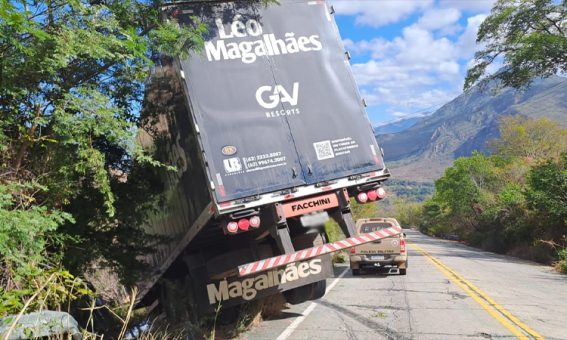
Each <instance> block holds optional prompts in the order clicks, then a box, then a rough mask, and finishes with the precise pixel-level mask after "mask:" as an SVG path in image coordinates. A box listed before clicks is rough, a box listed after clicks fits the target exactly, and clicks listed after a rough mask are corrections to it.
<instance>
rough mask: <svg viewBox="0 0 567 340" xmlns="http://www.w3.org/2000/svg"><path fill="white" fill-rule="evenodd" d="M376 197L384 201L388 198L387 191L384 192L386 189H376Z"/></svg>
mask: <svg viewBox="0 0 567 340" xmlns="http://www.w3.org/2000/svg"><path fill="white" fill-rule="evenodd" d="M376 195H377V196H378V199H380V200H381V199H382V198H384V197H386V190H384V188H378V189H376Z"/></svg>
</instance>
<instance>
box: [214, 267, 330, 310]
mask: <svg viewBox="0 0 567 340" xmlns="http://www.w3.org/2000/svg"><path fill="white" fill-rule="evenodd" d="M258 267H261V266H260V265H259V266H258ZM322 269H323V268H322V266H321V259H314V260H311V261H308V262H301V263H291V264H289V265H287V266H286V267H285V268H283V269H275V270H272V271H269V272H267V273H265V274H260V275H257V276H255V277H251V278H247V279H243V280H237V281H233V282H231V283H228V281H227V280H226V279H225V280H223V281H221V282H219V283H218V284H215V283H211V284H208V285H207V294H208V297H209V304H215V303H217V302H220V301H226V300H229V299H233V298H242V299H244V300H246V301H249V300H252V299H254V298H255V297H256V295H257V294H258V291H261V290H265V289H268V288H272V287H275V286H278V285H280V284H284V283H286V282H293V281H297V280H299V279H304V278H306V277H308V276H310V275H317V274H320V273H321V271H322Z"/></svg>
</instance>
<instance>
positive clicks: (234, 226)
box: [226, 221, 238, 234]
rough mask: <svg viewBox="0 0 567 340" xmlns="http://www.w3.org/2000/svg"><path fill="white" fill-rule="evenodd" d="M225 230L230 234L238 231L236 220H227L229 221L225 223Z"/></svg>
mask: <svg viewBox="0 0 567 340" xmlns="http://www.w3.org/2000/svg"><path fill="white" fill-rule="evenodd" d="M226 230H227V231H228V232H229V233H231V234H235V233H237V232H238V223H236V222H234V221H232V222H229V223H228V224H227V225H226Z"/></svg>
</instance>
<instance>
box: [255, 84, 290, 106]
mask: <svg viewBox="0 0 567 340" xmlns="http://www.w3.org/2000/svg"><path fill="white" fill-rule="evenodd" d="M266 94H267V96H266ZM298 97H299V83H298V82H295V83H293V88H292V91H291V95H290V94H289V92H288V91H287V90H286V89H285V87H283V86H282V85H276V86H273V87H272V86H269V85H268V86H260V87H259V88H258V89H257V90H256V101H257V102H258V104H260V106H261V107H263V108H265V109H274V108H276V107H277V106H278V105H280V103H289V105H291V106H296V105H297V99H298Z"/></svg>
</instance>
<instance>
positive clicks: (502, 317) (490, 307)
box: [408, 243, 543, 340]
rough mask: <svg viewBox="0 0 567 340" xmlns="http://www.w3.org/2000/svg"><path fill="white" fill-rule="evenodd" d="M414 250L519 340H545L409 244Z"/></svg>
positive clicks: (464, 280)
mask: <svg viewBox="0 0 567 340" xmlns="http://www.w3.org/2000/svg"><path fill="white" fill-rule="evenodd" d="M408 244H409V245H410V246H411V247H412V248H413V249H414V250H416V251H417V252H419V253H421V254H422V255H424V256H425V258H427V259H428V260H429V261H430V262H431V263H432V264H433V265H434V266H435V267H437V269H439V271H441V272H442V273H443V274H445V276H447V277H448V278H449V279H450V280H451V281H453V282H454V283H456V284H457V285H458V286H459V287H461V288H462V289H463V290H464V291H465V292H466V293H467V294H469V296H470V297H472V298H473V299H474V300H475V301H476V302H477V303H478V304H479V305H481V306H482V308H484V310H486V311H487V312H488V314H490V315H491V316H492V317H493V318H495V319H496V320H497V321H498V322H500V323H501V324H502V325H503V326H504V327H506V329H508V330H509V331H510V332H511V333H512V334H514V335H515V336H516V337H517V338H518V339H530V337H531V338H533V339H538V340H539V339H543V336H541V335H540V334H539V333H537V332H536V331H534V330H533V329H531V328H530V327H529V326H528V325H526V324H525V323H523V322H521V321H520V320H519V319H518V318H517V317H515V316H514V315H512V313H510V312H509V311H507V310H506V309H505V308H504V307H502V306H501V305H499V304H497V303H496V302H495V301H494V300H493V299H492V298H490V297H489V296H488V295H487V294H486V293H484V292H482V291H481V290H480V289H479V288H478V287H476V286H475V285H473V284H472V283H471V282H469V281H467V280H466V279H465V278H464V277H462V276H461V275H459V274H458V273H457V272H455V271H454V270H452V269H451V268H449V267H448V266H447V265H445V264H444V263H443V262H441V261H440V260H439V259H437V258H435V257H433V256H431V254H429V253H428V252H427V251H425V250H424V249H423V248H421V247H420V246H418V245H416V244H414V243H408Z"/></svg>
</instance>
